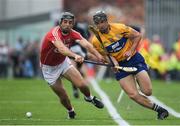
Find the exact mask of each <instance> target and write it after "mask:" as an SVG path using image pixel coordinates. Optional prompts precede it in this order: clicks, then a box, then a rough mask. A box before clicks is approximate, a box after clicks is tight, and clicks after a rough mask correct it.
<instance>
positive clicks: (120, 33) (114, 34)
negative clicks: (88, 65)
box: [92, 23, 135, 62]
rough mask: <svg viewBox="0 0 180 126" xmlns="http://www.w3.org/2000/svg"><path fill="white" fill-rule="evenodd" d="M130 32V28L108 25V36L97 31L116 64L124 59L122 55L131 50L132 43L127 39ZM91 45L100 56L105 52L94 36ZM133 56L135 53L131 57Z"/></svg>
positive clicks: (114, 24) (121, 25)
mask: <svg viewBox="0 0 180 126" xmlns="http://www.w3.org/2000/svg"><path fill="white" fill-rule="evenodd" d="M131 30H132V28H130V27H128V26H126V25H124V24H120V23H110V31H109V33H108V34H102V33H101V32H99V31H98V33H99V36H100V37H101V40H102V42H103V46H104V47H105V48H106V50H107V52H108V53H109V54H110V55H111V56H113V57H114V58H115V59H116V60H117V61H118V62H119V61H122V60H124V59H125V58H126V57H125V56H124V53H125V52H126V51H128V50H130V49H131V46H132V44H133V42H132V41H131V40H130V39H128V38H127V35H129V34H130V33H131ZM92 44H93V46H94V48H95V49H96V50H97V51H98V52H100V53H101V54H102V55H104V54H105V51H104V49H103V47H102V45H101V43H100V42H99V41H98V39H97V38H96V36H94V37H93V38H92ZM134 54H135V52H134V53H133V54H132V56H133V55H134Z"/></svg>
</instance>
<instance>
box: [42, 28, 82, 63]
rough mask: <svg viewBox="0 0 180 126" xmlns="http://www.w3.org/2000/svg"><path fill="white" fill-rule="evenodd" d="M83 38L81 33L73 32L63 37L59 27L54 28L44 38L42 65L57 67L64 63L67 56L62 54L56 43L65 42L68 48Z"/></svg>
mask: <svg viewBox="0 0 180 126" xmlns="http://www.w3.org/2000/svg"><path fill="white" fill-rule="evenodd" d="M81 39H82V36H81V35H80V33H79V32H76V31H75V30H71V32H70V33H69V34H68V35H63V34H62V32H61V29H60V27H59V26H56V27H54V28H52V29H51V30H50V31H49V32H48V33H47V34H46V35H45V37H44V39H43V41H42V46H41V55H40V60H41V63H42V64H45V65H50V66H56V65H58V64H60V63H62V62H63V61H64V60H65V58H66V56H64V55H63V54H61V53H60V52H59V51H58V49H57V48H56V47H55V46H54V44H53V43H54V42H55V41H58V40H60V41H58V42H61V41H62V42H63V43H64V45H65V46H66V47H68V48H70V46H71V45H72V44H73V43H74V42H75V40H81Z"/></svg>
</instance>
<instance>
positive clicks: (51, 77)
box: [41, 57, 73, 85]
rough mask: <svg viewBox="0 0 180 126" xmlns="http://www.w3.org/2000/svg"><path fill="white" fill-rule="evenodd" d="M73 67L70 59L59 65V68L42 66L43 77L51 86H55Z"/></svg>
mask: <svg viewBox="0 0 180 126" xmlns="http://www.w3.org/2000/svg"><path fill="white" fill-rule="evenodd" d="M71 67H73V65H72V64H71V61H70V59H69V58H68V57H66V59H65V60H64V61H63V62H62V63H61V64H59V65H57V66H49V65H44V64H41V69H42V73H43V77H44V79H45V81H46V82H48V84H49V85H53V84H55V83H56V81H57V79H58V78H59V77H60V76H61V75H63V74H64V73H66V71H67V70H68V69H70V68H71Z"/></svg>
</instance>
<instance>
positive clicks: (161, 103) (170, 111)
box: [148, 96, 180, 118]
mask: <svg viewBox="0 0 180 126" xmlns="http://www.w3.org/2000/svg"><path fill="white" fill-rule="evenodd" d="M148 98H149V99H150V100H151V101H153V102H155V103H157V104H158V105H160V106H162V107H163V108H165V109H167V110H168V112H169V113H170V114H171V115H173V116H175V117H177V118H180V113H178V112H176V111H175V110H174V109H172V108H170V107H168V106H167V105H165V104H164V103H163V102H160V101H159V100H158V99H157V98H156V97H154V96H149V97H148Z"/></svg>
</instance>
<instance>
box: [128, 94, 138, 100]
mask: <svg viewBox="0 0 180 126" xmlns="http://www.w3.org/2000/svg"><path fill="white" fill-rule="evenodd" d="M128 96H129V98H130V99H133V100H136V99H137V98H138V97H139V93H137V92H133V93H129V94H128Z"/></svg>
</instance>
